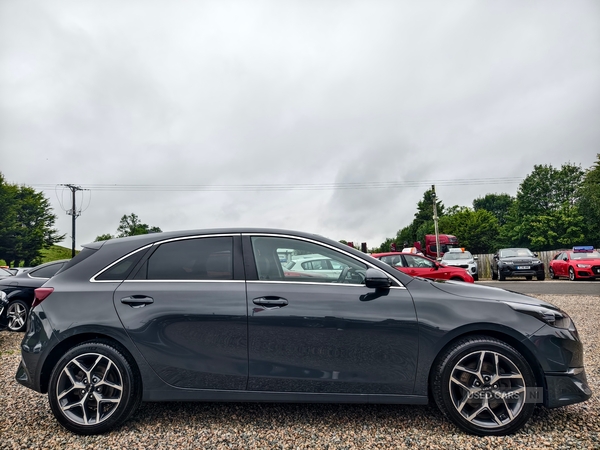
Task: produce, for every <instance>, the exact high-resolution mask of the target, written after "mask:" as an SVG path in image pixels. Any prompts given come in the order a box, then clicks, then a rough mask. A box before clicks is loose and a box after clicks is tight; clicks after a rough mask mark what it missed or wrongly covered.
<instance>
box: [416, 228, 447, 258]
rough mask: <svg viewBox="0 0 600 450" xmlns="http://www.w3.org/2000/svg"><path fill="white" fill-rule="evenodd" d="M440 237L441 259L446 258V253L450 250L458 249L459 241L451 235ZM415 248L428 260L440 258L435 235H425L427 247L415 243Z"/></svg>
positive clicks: (441, 235)
mask: <svg viewBox="0 0 600 450" xmlns="http://www.w3.org/2000/svg"><path fill="white" fill-rule="evenodd" d="M439 236H440V257H441V256H444V253H446V252H447V251H448V249H451V248H457V247H458V239H457V237H456V236H452V235H451V234H440V235H439ZM414 246H415V247H416V248H417V250H419V251H420V252H422V253H423V254H424V255H425V256H427V257H428V258H431V259H436V258H437V256H438V255H437V251H436V246H435V234H426V235H425V245H423V244H422V243H421V242H415V243H414Z"/></svg>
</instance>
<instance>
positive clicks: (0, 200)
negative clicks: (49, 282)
mask: <svg viewBox="0 0 600 450" xmlns="http://www.w3.org/2000/svg"><path fill="white" fill-rule="evenodd" d="M0 207H1V209H0V259H3V260H4V261H6V263H7V264H9V265H14V266H16V265H19V264H21V263H22V262H23V263H24V264H25V265H26V266H30V265H35V264H36V263H38V262H39V261H40V260H41V257H42V254H41V251H42V249H44V248H48V247H50V246H52V245H53V244H55V243H57V242H59V241H61V240H62V239H63V238H64V235H59V234H58V231H57V230H56V229H55V228H53V227H54V223H55V222H56V215H55V214H54V213H53V212H52V208H51V206H50V201H49V200H48V199H47V198H46V197H45V196H44V194H42V193H41V192H36V191H35V190H34V189H33V188H30V187H27V186H17V185H14V184H9V183H6V181H5V179H4V177H3V176H2V174H0Z"/></svg>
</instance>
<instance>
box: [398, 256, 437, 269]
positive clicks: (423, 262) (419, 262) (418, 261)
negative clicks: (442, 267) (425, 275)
mask: <svg viewBox="0 0 600 450" xmlns="http://www.w3.org/2000/svg"><path fill="white" fill-rule="evenodd" d="M404 257H405V258H406V264H408V267H416V268H419V267H420V268H433V267H435V263H434V262H433V261H430V260H429V259H427V258H421V257H420V256H413V255H404Z"/></svg>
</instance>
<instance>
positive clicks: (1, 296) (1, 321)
mask: <svg viewBox="0 0 600 450" xmlns="http://www.w3.org/2000/svg"><path fill="white" fill-rule="evenodd" d="M7 306H8V300H6V294H5V293H4V292H2V291H0V331H2V330H5V329H6V316H5V315H3V314H2V313H3V312H4V310H5V309H6V307H7Z"/></svg>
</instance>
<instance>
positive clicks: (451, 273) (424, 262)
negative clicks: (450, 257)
mask: <svg viewBox="0 0 600 450" xmlns="http://www.w3.org/2000/svg"><path fill="white" fill-rule="evenodd" d="M371 256H372V257H373V258H376V259H379V260H380V261H382V262H384V263H386V264H389V265H390V266H392V267H393V268H395V269H398V270H399V271H400V272H404V273H406V274H408V275H411V276H413V277H422V278H430V279H432V280H456V281H466V282H467V283H474V282H475V280H474V279H473V277H472V276H471V275H470V274H469V272H467V271H466V270H465V269H461V268H460V267H452V266H443V265H441V264H439V263H437V262H435V261H432V260H431V259H429V258H425V257H424V256H419V255H416V254H414V253H403V252H388V253H373V254H372V255H371Z"/></svg>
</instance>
